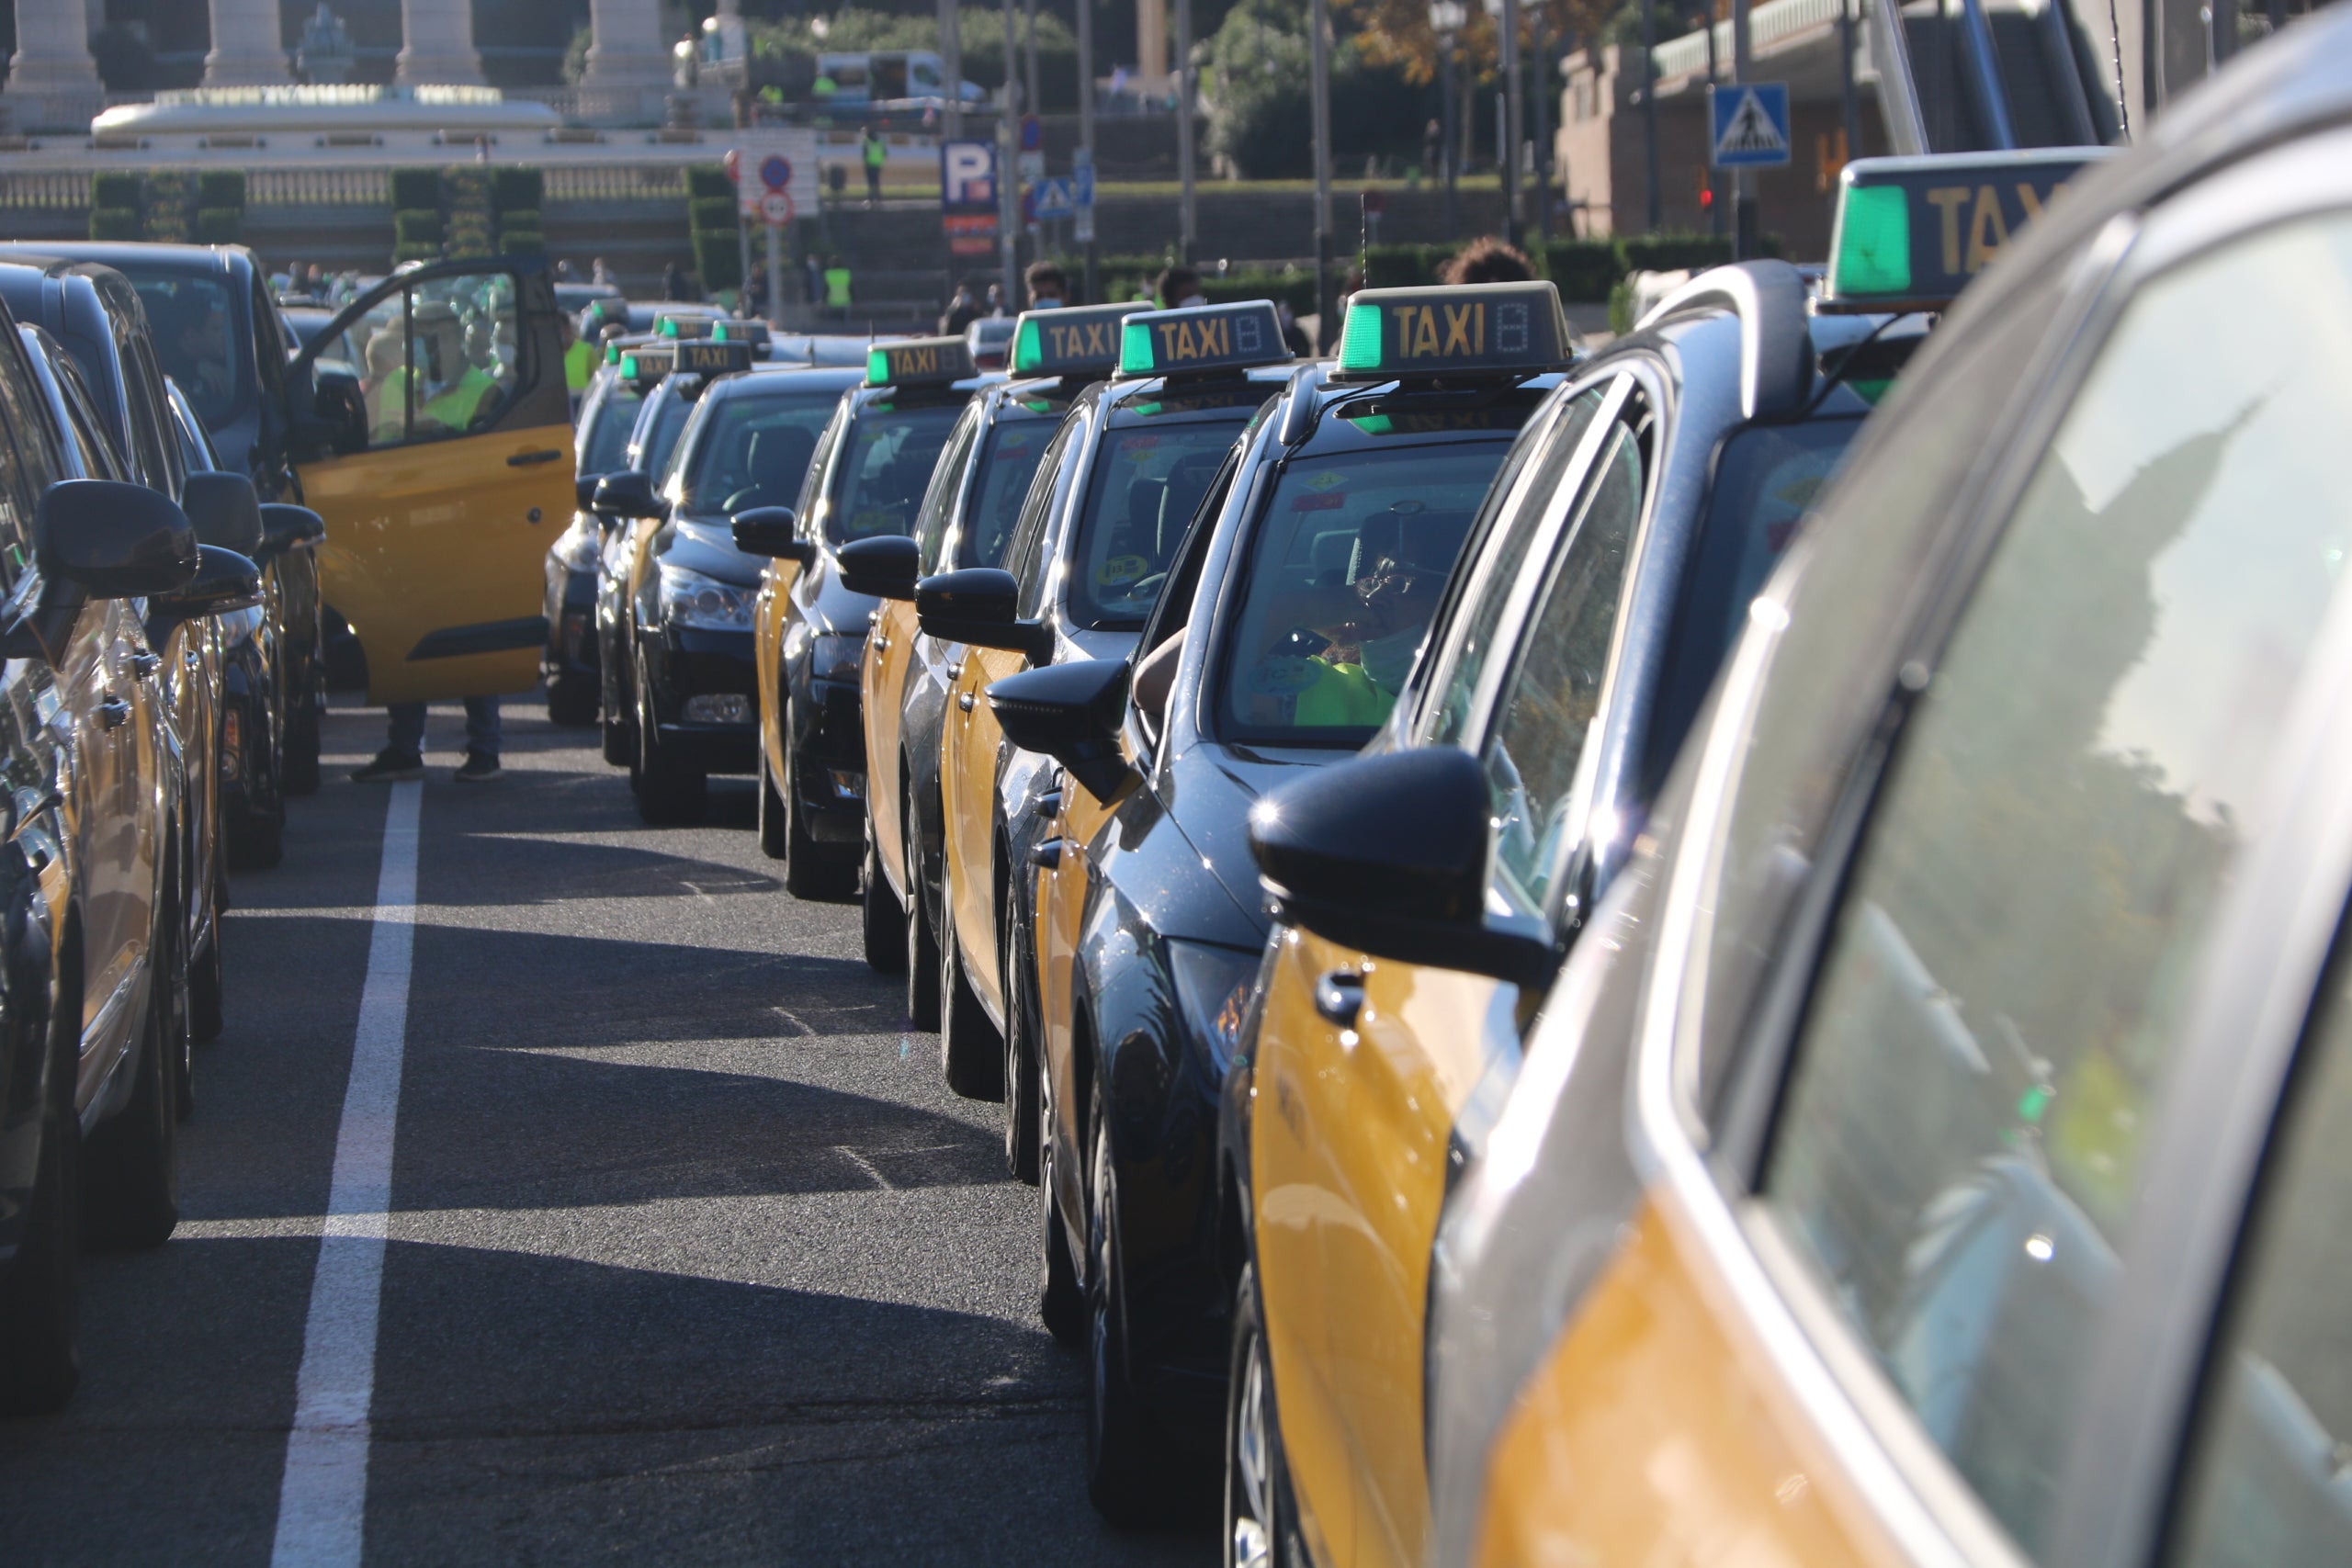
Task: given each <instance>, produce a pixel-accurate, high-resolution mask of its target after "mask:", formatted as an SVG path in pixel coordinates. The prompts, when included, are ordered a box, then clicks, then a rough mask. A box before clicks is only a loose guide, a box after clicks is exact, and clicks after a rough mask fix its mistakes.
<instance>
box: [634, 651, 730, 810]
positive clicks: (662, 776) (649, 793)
mask: <svg viewBox="0 0 2352 1568" xmlns="http://www.w3.org/2000/svg"><path fill="white" fill-rule="evenodd" d="M641 673H642V672H641V671H640V674H641ZM648 700H649V699H648V698H647V697H646V696H645V684H644V682H643V681H642V680H640V681H639V682H638V704H637V708H638V711H637V723H636V724H635V725H634V726H633V727H632V728H635V729H636V731H637V761H636V762H635V763H634V764H633V765H632V766H631V767H630V769H629V774H628V782H629V787H630V788H631V789H632V790H634V791H635V792H636V794H637V814H638V816H639V818H642V819H643V820H644V821H645V822H646V823H647V824H649V825H650V826H652V827H656V828H664V827H671V826H674V825H676V824H680V823H686V822H699V821H701V820H702V818H703V813H704V811H705V809H706V808H707V807H708V806H709V804H710V775H709V774H707V773H704V772H703V771H702V770H701V769H700V768H690V767H687V766H686V765H685V764H684V763H682V762H680V761H678V760H677V759H676V758H674V757H672V756H669V755H667V754H665V753H664V752H663V751H662V729H661V727H660V726H659V725H657V724H655V723H654V722H653V716H652V714H651V713H650V712H648V711H647V703H648Z"/></svg>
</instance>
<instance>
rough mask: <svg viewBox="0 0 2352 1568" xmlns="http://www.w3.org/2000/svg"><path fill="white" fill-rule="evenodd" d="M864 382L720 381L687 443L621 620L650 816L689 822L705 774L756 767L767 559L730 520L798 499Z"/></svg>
mask: <svg viewBox="0 0 2352 1568" xmlns="http://www.w3.org/2000/svg"><path fill="white" fill-rule="evenodd" d="M712 346H720V347H724V346H729V345H726V344H718V345H712ZM858 380H859V377H858V375H857V373H856V372H854V371H850V370H808V369H796V368H785V367H775V368H765V367H763V368H761V369H757V370H753V371H750V372H747V373H745V374H741V375H726V376H721V377H719V378H718V379H716V380H714V381H712V382H711V384H710V386H709V388H708V389H707V390H706V391H705V392H704V393H703V395H702V397H701V398H700V399H699V400H697V402H696V404H695V412H694V417H693V418H692V419H691V420H689V421H688V422H687V424H686V429H685V433H684V434H683V435H681V436H680V437H679V439H678V456H677V460H676V461H675V462H674V463H673V464H671V465H670V477H669V479H668V480H667V481H666V482H665V483H664V484H663V485H662V491H661V492H660V494H659V495H657V496H656V497H655V500H656V501H657V502H658V503H659V505H660V509H661V513H660V516H661V522H660V526H659V527H657V528H655V529H654V530H653V532H652V534H651V536H650V538H649V539H648V541H647V544H646V548H645V551H644V553H643V555H642V556H641V557H639V558H638V561H637V564H636V570H635V576H634V580H633V581H632V582H631V584H630V587H629V592H628V610H627V621H626V624H627V626H628V637H627V639H626V640H627V647H628V657H629V659H630V660H631V664H630V673H629V682H628V686H629V690H630V692H631V693H633V694H635V696H636V699H637V710H636V712H635V713H634V714H633V715H632V716H631V724H630V728H631V730H632V732H633V733H634V734H635V736H636V738H637V750H636V754H635V756H634V757H633V758H632V759H631V761H630V765H629V784H630V787H631V788H632V789H633V790H634V791H635V792H636V795H637V807H638V811H639V814H640V815H641V816H643V817H644V818H645V819H646V820H647V821H649V822H673V821H681V820H687V819H691V818H694V817H695V816H697V815H699V814H700V812H701V810H702V807H703V801H704V796H705V793H706V786H707V780H708V778H709V775H710V774H712V773H752V772H754V771H755V770H756V769H757V767H758V761H757V748H758V731H757V722H758V718H759V678H758V673H757V669H756V666H755V662H754V660H753V654H752V602H753V600H754V599H756V598H757V596H758V594H759V591H760V578H761V573H762V570H763V568H764V567H765V566H766V564H767V558H766V557H765V556H764V555H755V554H751V553H748V552H746V551H744V550H742V549H741V548H739V547H738V546H737V544H736V540H735V535H734V532H733V526H734V524H735V522H736V520H737V519H739V518H754V517H756V516H757V515H758V514H759V513H762V512H763V511H768V512H775V513H782V511H783V510H784V509H786V508H787V507H788V505H789V503H790V502H793V501H795V500H797V498H798V497H799V495H800V491H801V489H802V486H803V485H804V484H805V483H806V482H807V480H808V478H809V465H810V462H811V460H812V459H813V458H814V457H816V454H817V444H818V440H819V438H820V436H821V435H822V434H824V431H825V429H826V427H827V425H828V424H829V423H831V420H832V417H833V412H834V410H835V408H836V407H837V406H838V405H839V404H840V402H841V399H842V393H843V392H844V391H846V390H848V389H850V388H851V387H854V386H855V385H856V384H857V382H858Z"/></svg>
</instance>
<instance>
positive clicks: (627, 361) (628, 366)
mask: <svg viewBox="0 0 2352 1568" xmlns="http://www.w3.org/2000/svg"><path fill="white" fill-rule="evenodd" d="M637 378H638V365H637V355H634V354H624V355H621V379H623V380H625V381H634V380H636V379H637Z"/></svg>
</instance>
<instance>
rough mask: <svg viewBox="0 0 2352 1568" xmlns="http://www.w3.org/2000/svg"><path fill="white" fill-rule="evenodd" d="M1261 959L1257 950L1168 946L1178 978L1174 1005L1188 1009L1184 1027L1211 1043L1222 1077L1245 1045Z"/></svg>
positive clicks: (1189, 944)
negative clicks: (1244, 1029)
mask: <svg viewBox="0 0 2352 1568" xmlns="http://www.w3.org/2000/svg"><path fill="white" fill-rule="evenodd" d="M1258 960H1259V954H1257V953H1242V952H1238V951H1237V950H1235V949H1233V948H1230V947H1204V946H1202V945H1201V944H1200V943H1198V942H1170V943H1169V944H1168V964H1169V967H1170V969H1171V970H1172V971H1174V973H1175V976H1176V1003H1177V1005H1178V1006H1179V1007H1181V1008H1182V1009H1183V1010H1184V1023H1185V1026H1186V1027H1187V1028H1188V1029H1190V1030H1191V1031H1192V1032H1193V1038H1195V1039H1197V1040H1199V1041H1201V1042H1202V1043H1204V1044H1205V1045H1207V1046H1208V1048H1209V1056H1210V1059H1211V1061H1212V1062H1214V1063H1215V1065H1216V1070H1217V1072H1218V1073H1219V1074H1220V1075H1222V1074H1223V1073H1224V1071H1225V1068H1226V1064H1227V1063H1228V1062H1230V1061H1232V1060H1233V1053H1234V1050H1235V1048H1236V1047H1237V1046H1238V1045H1239V1044H1240V1043H1241V1030H1242V1025H1243V1022H1244V1021H1245V1020H1246V1019H1247V1018H1248V1016H1249V1012H1250V995H1251V993H1252V992H1254V991H1255V990H1256V989H1257V988H1258Z"/></svg>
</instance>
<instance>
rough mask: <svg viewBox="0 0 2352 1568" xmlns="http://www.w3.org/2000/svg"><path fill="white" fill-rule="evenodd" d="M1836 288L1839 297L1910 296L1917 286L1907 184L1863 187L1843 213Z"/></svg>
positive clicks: (1834, 280) (1841, 208)
mask: <svg viewBox="0 0 2352 1568" xmlns="http://www.w3.org/2000/svg"><path fill="white" fill-rule="evenodd" d="M1830 288H1831V289H1832V290H1833V291H1834V292H1836V293H1838V294H1904V293H1907V292H1908V291H1909V290H1910V288H1911V199H1910V197H1908V196H1907V195H1906V194H1905V192H1904V189H1903V187H1902V186H1894V185H1885V186H1855V187H1853V188H1852V189H1849V191H1847V192H1846V199H1845V201H1844V202H1842V203H1841V204H1840V205H1839V208H1838V251H1837V256H1836V259H1835V261H1834V263H1833V264H1832V267H1831V274H1830Z"/></svg>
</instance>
